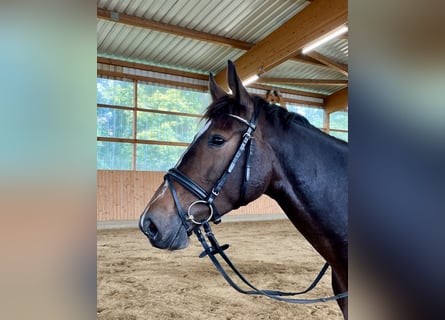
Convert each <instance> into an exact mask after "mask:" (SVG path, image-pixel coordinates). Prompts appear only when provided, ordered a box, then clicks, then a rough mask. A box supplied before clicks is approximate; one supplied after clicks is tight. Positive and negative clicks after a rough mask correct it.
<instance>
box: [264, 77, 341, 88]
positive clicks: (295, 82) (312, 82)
mask: <svg viewBox="0 0 445 320" xmlns="http://www.w3.org/2000/svg"><path fill="white" fill-rule="evenodd" d="M257 82H259V83H280V84H290V85H317V86H344V85H346V86H347V85H348V80H324V79H294V78H263V77H260V78H259V79H258V80H257Z"/></svg>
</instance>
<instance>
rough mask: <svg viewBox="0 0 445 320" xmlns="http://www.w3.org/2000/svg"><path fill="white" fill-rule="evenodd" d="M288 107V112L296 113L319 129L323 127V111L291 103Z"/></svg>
mask: <svg viewBox="0 0 445 320" xmlns="http://www.w3.org/2000/svg"><path fill="white" fill-rule="evenodd" d="M286 107H287V110H288V111H291V112H296V113H298V114H301V115H302V116H304V117H305V118H306V119H308V120H309V122H310V123H311V124H312V125H313V126H315V127H317V128H322V127H323V113H324V111H323V109H320V108H311V107H303V106H299V105H295V104H291V103H288V104H287V105H286Z"/></svg>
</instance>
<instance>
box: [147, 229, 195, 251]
mask: <svg viewBox="0 0 445 320" xmlns="http://www.w3.org/2000/svg"><path fill="white" fill-rule="evenodd" d="M150 243H151V245H152V246H153V247H155V248H158V249H163V250H181V249H185V248H187V247H188V245H189V243H190V239H189V237H188V236H187V232H186V231H185V229H184V228H180V229H179V230H178V232H176V233H175V234H174V235H172V236H171V237H169V238H168V239H165V240H152V239H150Z"/></svg>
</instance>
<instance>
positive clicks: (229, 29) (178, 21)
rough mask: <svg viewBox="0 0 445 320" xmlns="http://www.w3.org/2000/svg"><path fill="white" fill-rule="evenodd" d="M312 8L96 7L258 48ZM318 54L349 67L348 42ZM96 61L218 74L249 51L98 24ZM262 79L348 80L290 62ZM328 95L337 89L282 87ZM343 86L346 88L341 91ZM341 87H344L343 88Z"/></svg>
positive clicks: (121, 0) (249, 2) (206, 2)
mask: <svg viewBox="0 0 445 320" xmlns="http://www.w3.org/2000/svg"><path fill="white" fill-rule="evenodd" d="M308 5H310V2H309V1H305V0H219V1H214V0H188V1H186V0H164V1H155V0H98V2H97V7H98V8H103V9H107V10H111V11H117V12H120V13H125V14H128V15H132V16H136V17H141V18H145V19H149V20H153V21H159V22H162V23H166V24H170V25H174V26H179V27H183V28H188V29H193V30H196V31H201V32H207V33H211V34H214V35H219V36H224V37H227V38H231V39H236V40H240V41H245V42H249V43H252V44H255V43H257V42H259V41H261V40H262V39H264V38H265V37H267V36H268V35H269V34H270V33H271V32H273V31H274V30H276V29H277V28H279V27H280V26H281V25H282V24H283V23H284V22H286V21H287V20H289V19H290V18H292V17H293V16H294V15H295V14H297V13H298V12H300V11H301V10H303V9H304V8H305V7H306V6H308ZM316 51H317V52H319V53H320V54H322V55H324V56H326V57H328V58H330V59H332V60H334V61H337V62H340V63H343V64H347V63H348V41H347V40H346V39H336V40H332V41H330V42H329V43H327V44H325V45H323V46H321V47H320V48H317V50H316ZM97 52H98V56H104V57H113V58H116V59H121V60H127V61H133V62H140V63H145V64H152V65H158V66H164V67H170V68H175V69H181V70H188V71H194V72H198V73H205V74H207V73H209V72H212V73H214V74H216V73H218V72H219V71H220V70H221V69H223V68H224V67H225V66H226V63H227V60H228V59H231V60H234V61H236V60H237V59H238V58H239V57H240V56H241V55H242V54H243V53H244V52H245V51H244V50H241V49H234V48H232V47H229V46H225V45H220V44H215V43H210V42H205V41H201V40H197V39H192V38H186V37H182V36H177V35H172V34H168V33H163V32H159V31H155V30H151V29H147V28H141V27H134V26H131V25H125V24H121V23H117V22H115V21H108V20H103V19H97ZM264 76H267V77H279V78H305V79H328V80H329V79H330V80H343V79H347V77H345V76H344V75H342V74H341V73H339V72H337V71H334V70H332V69H329V68H327V67H326V68H325V67H321V66H314V65H311V64H306V63H301V62H296V61H290V60H289V61H286V62H284V63H283V64H281V65H279V66H277V67H275V68H274V69H273V70H270V71H268V72H267V73H266V74H264ZM280 87H283V88H285V87H288V88H292V89H297V90H308V91H311V92H315V93H321V94H330V93H332V92H335V91H336V90H338V89H339V88H338V87H335V86H284V85H280ZM343 87H344V86H343ZM341 88H342V87H341Z"/></svg>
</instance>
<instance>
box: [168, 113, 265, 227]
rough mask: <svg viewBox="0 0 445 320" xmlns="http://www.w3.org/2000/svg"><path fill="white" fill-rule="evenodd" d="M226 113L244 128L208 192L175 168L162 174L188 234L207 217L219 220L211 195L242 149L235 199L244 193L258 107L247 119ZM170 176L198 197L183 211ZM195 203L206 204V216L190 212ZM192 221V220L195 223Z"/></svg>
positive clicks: (206, 221)
mask: <svg viewBox="0 0 445 320" xmlns="http://www.w3.org/2000/svg"><path fill="white" fill-rule="evenodd" d="M227 116H229V117H232V118H234V119H236V120H238V121H240V122H242V123H243V124H245V125H246V126H247V129H246V131H245V132H244V134H243V136H242V140H241V143H240V144H239V146H238V149H237V151H236V152H235V154H234V156H233V158H232V160H231V161H230V163H229V165H228V166H227V168H226V169H225V170H224V172H223V174H222V175H221V177H220V178H219V179H218V180H217V181H216V182H215V184H214V185H213V187H212V189H211V191H210V192H207V191H205V190H204V188H202V187H201V186H200V185H199V184H197V183H196V182H194V181H193V180H192V179H190V178H189V177H187V176H186V175H185V174H183V173H182V172H181V171H180V170H178V169H177V168H172V169H170V170H168V172H167V174H166V175H165V177H164V179H165V180H166V181H167V182H168V186H169V188H170V191H171V193H172V196H173V200H174V201H175V205H176V208H177V209H178V214H179V217H180V218H181V221H182V224H183V226H184V227H185V230H186V231H187V235H188V236H190V235H191V234H192V232H193V229H194V227H195V226H196V225H198V226H199V225H203V224H205V223H208V222H209V221H212V222H214V223H215V224H218V223H220V222H221V215H220V214H219V212H218V209H217V208H216V207H215V205H214V201H215V198H216V197H217V196H218V195H219V193H220V192H221V189H222V188H223V187H224V184H225V183H226V181H227V178H228V177H229V175H230V174H231V173H232V172H233V170H234V169H235V166H236V164H237V163H238V161H239V160H240V159H241V156H242V155H243V153H244V152H246V162H245V168H244V175H243V183H242V187H241V195H240V200H239V201H240V202H242V201H243V199H244V197H245V194H246V190H247V183H248V181H249V179H250V168H251V159H252V154H253V141H252V139H253V133H254V132H255V129H256V120H257V117H258V111H257V108H255V112H254V113H253V115H252V118H251V119H250V121H247V120H245V119H243V118H241V117H239V116H237V115H234V114H227ZM173 180H175V181H176V182H178V183H179V184H180V185H182V186H183V187H184V188H186V189H187V190H188V191H190V192H191V193H192V194H193V195H195V196H196V197H197V198H198V199H199V200H197V201H195V202H193V203H191V204H190V205H189V207H188V209H187V212H184V211H183V209H182V206H181V203H180V201H179V199H178V195H177V193H176V189H175V187H174V186H173V183H172V181H173ZM198 204H203V205H207V206H208V207H209V215H208V217H207V218H206V219H203V220H197V219H195V217H194V216H193V214H192V208H193V207H194V206H196V205H198ZM193 224H195V226H194V225H193Z"/></svg>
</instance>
